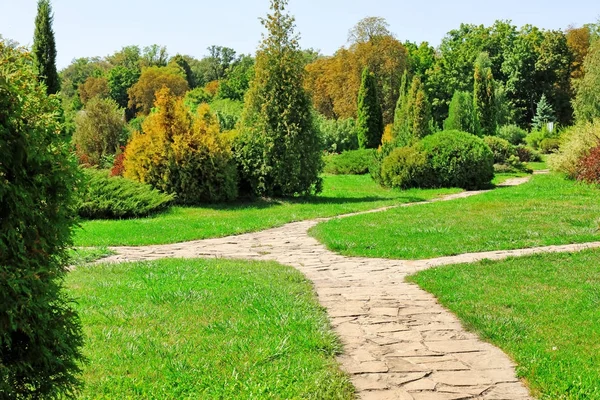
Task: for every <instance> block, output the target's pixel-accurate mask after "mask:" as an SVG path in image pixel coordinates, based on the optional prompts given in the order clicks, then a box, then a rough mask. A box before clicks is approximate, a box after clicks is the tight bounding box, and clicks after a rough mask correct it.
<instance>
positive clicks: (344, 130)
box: [317, 115, 358, 153]
mask: <svg viewBox="0 0 600 400" xmlns="http://www.w3.org/2000/svg"><path fill="white" fill-rule="evenodd" d="M317 124H318V126H319V132H320V133H321V139H322V142H323V150H325V151H328V152H332V153H341V152H344V151H348V150H357V149H358V136H357V135H356V122H355V121H354V119H352V118H347V119H339V120H335V119H327V118H325V117H323V116H320V115H319V116H318V117H317Z"/></svg>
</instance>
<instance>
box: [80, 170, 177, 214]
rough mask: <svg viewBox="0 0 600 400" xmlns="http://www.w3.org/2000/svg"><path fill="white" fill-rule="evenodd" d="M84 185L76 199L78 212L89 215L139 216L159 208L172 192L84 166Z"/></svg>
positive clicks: (156, 210)
mask: <svg viewBox="0 0 600 400" xmlns="http://www.w3.org/2000/svg"><path fill="white" fill-rule="evenodd" d="M84 176H85V187H84V190H83V192H82V193H81V194H80V196H79V198H78V203H77V212H78V213H79V215H80V216H81V217H83V218H88V219H114V218H138V217H145V216H148V215H150V214H152V213H155V212H158V211H162V210H164V209H166V208H167V207H169V206H170V204H171V203H172V202H173V200H174V198H175V196H173V195H169V194H164V193H161V192H159V191H158V190H156V189H152V187H151V186H150V185H146V184H143V183H139V182H135V181H132V180H129V179H125V178H121V177H110V176H109V174H108V172H107V171H101V170H94V169H89V168H86V169H84Z"/></svg>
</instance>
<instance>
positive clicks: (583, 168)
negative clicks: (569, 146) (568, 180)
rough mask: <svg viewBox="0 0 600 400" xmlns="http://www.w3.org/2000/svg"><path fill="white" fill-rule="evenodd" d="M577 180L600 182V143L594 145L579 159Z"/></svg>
mask: <svg viewBox="0 0 600 400" xmlns="http://www.w3.org/2000/svg"><path fill="white" fill-rule="evenodd" d="M577 180H580V181H583V182H587V183H595V184H600V145H598V146H596V147H594V148H593V149H591V150H590V152H589V153H588V154H587V155H586V156H584V157H583V158H582V159H581V160H580V161H579V167H578V169H577Z"/></svg>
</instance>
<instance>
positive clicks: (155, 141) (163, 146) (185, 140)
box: [124, 88, 237, 205]
mask: <svg viewBox="0 0 600 400" xmlns="http://www.w3.org/2000/svg"><path fill="white" fill-rule="evenodd" d="M156 108H157V111H156V112H154V113H152V114H151V115H150V116H148V118H146V120H145V121H144V124H143V130H144V133H139V132H136V133H134V135H133V137H132V139H131V141H130V142H129V145H128V146H127V149H126V151H125V161H124V165H125V174H124V176H125V177H126V178H130V179H133V180H137V181H140V182H144V183H148V184H150V185H152V186H153V187H154V188H156V189H159V190H160V191H162V192H165V193H173V194H176V195H177V197H176V201H177V203H179V204H186V205H194V204H199V203H204V202H222V201H229V200H233V199H235V198H236V197H237V175H236V167H235V164H234V162H233V158H232V154H231V149H230V147H229V145H228V144H227V143H226V142H225V141H224V140H223V139H222V138H221V136H220V133H219V123H218V122H217V120H216V117H215V116H214V115H213V114H212V113H211V111H210V107H209V106H208V105H206V104H204V105H201V106H200V107H199V108H198V112H197V113H196V114H194V115H193V116H192V114H191V113H190V111H189V109H188V108H187V107H185V106H184V104H183V100H182V99H176V98H175V97H174V96H173V95H171V92H170V90H169V89H168V88H163V89H161V90H159V91H158V92H157V93H156Z"/></svg>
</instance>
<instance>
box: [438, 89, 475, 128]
mask: <svg viewBox="0 0 600 400" xmlns="http://www.w3.org/2000/svg"><path fill="white" fill-rule="evenodd" d="M473 119H474V115H473V96H472V95H471V93H469V92H460V91H456V92H454V96H452V101H451V102H450V109H449V110H448V118H446V120H445V121H444V130H458V131H463V132H468V133H473V134H474V133H475V125H474V121H473Z"/></svg>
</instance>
